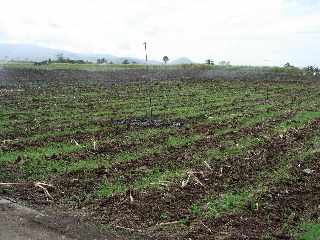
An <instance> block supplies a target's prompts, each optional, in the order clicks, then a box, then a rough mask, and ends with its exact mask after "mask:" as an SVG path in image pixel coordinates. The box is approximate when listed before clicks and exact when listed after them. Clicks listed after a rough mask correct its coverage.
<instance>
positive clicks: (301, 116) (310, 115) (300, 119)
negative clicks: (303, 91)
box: [279, 111, 320, 131]
mask: <svg viewBox="0 0 320 240" xmlns="http://www.w3.org/2000/svg"><path fill="white" fill-rule="evenodd" d="M316 118H320V112H313V111H308V112H298V113H297V114H296V115H295V116H294V117H293V118H291V119H290V120H288V121H287V122H285V123H283V124H281V125H280V126H279V129H280V130H282V131H286V130H288V129H290V128H298V127H301V126H303V125H304V124H305V123H308V122H310V121H311V120H313V119H316Z"/></svg>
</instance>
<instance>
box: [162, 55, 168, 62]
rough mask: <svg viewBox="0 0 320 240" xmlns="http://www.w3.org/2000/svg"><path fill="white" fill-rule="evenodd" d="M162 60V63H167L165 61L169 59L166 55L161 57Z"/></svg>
mask: <svg viewBox="0 0 320 240" xmlns="http://www.w3.org/2000/svg"><path fill="white" fill-rule="evenodd" d="M162 60H163V62H164V64H167V62H168V61H169V57H168V56H164V57H163V58H162Z"/></svg>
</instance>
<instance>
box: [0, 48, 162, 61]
mask: <svg viewBox="0 0 320 240" xmlns="http://www.w3.org/2000/svg"><path fill="white" fill-rule="evenodd" d="M57 54H63V56H64V57H65V58H70V59H75V60H85V61H91V62H96V61H97V59H98V58H105V59H106V60H107V61H109V62H110V61H112V62H113V63H116V64H119V63H122V62H123V61H124V60H125V59H127V60H129V62H130V63H137V64H143V63H145V61H144V60H142V59H139V58H131V57H116V56H113V55H110V54H81V53H74V52H70V51H66V50H61V49H52V48H46V47H40V46H35V45H31V44H6V43H0V60H1V59H5V60H23V61H24V60H28V61H42V60H47V59H49V58H51V59H56V57H57ZM149 63H150V64H161V62H158V61H152V60H151V61H149Z"/></svg>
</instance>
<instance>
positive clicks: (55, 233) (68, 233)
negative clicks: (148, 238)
mask: <svg viewBox="0 0 320 240" xmlns="http://www.w3.org/2000/svg"><path fill="white" fill-rule="evenodd" d="M125 235H126V234H124V233H121V234H119V233H116V232H114V233H106V232H101V231H99V230H98V229H97V228H96V227H94V226H90V225H88V224H85V223H80V221H79V219H76V218H73V217H66V216H53V215H46V214H44V213H41V212H38V211H36V210H32V209H30V208H27V207H24V206H22V205H19V204H17V203H15V202H14V201H12V200H9V199H5V198H1V196H0V239H1V240H75V239H79V240H82V239H83V240H84V239H92V240H120V239H121V240H122V239H123V240H124V239H144V238H140V237H137V236H132V235H131V236H132V238H131V236H130V234H129V235H126V236H125Z"/></svg>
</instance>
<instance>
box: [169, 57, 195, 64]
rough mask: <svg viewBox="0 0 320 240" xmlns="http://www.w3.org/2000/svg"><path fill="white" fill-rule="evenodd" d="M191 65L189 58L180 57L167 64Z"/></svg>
mask: <svg viewBox="0 0 320 240" xmlns="http://www.w3.org/2000/svg"><path fill="white" fill-rule="evenodd" d="M191 63H193V62H192V61H191V60H190V59H189V58H186V57H181V58H178V59H175V60H172V61H170V62H169V64H191Z"/></svg>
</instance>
